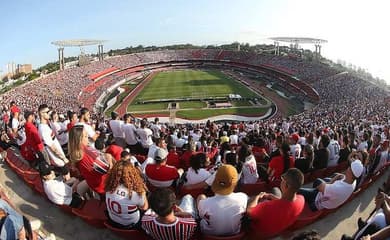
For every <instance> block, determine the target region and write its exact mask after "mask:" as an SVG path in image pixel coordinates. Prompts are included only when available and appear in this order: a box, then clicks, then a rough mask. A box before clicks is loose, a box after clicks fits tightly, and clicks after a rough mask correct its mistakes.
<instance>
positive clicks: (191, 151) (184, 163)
mask: <svg viewBox="0 0 390 240" xmlns="http://www.w3.org/2000/svg"><path fill="white" fill-rule="evenodd" d="M195 154H196V144H195V143H194V142H190V143H188V144H187V148H186V151H185V152H184V153H183V155H181V156H180V166H181V167H182V168H183V169H184V171H187V170H188V168H189V167H190V158H191V156H192V155H195Z"/></svg>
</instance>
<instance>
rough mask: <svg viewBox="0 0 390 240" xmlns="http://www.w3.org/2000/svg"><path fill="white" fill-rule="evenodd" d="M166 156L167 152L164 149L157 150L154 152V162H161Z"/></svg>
mask: <svg viewBox="0 0 390 240" xmlns="http://www.w3.org/2000/svg"><path fill="white" fill-rule="evenodd" d="M167 156H168V152H167V150H165V149H164V148H158V149H157V150H156V151H155V152H154V160H156V161H162V160H164V159H165V158H167Z"/></svg>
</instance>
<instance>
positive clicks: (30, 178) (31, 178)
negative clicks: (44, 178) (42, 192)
mask: <svg viewBox="0 0 390 240" xmlns="http://www.w3.org/2000/svg"><path fill="white" fill-rule="evenodd" d="M23 179H24V181H25V182H26V183H27V184H28V185H30V187H32V188H34V185H35V182H36V181H37V180H39V181H40V179H41V177H40V175H39V173H38V172H31V173H24V174H23Z"/></svg>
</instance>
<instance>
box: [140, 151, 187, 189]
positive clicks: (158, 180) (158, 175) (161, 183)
mask: <svg viewBox="0 0 390 240" xmlns="http://www.w3.org/2000/svg"><path fill="white" fill-rule="evenodd" d="M167 156H168V151H167V150H165V149H163V148H158V149H157V150H156V151H155V154H154V161H155V163H151V164H148V165H146V167H145V175H146V177H147V179H148V181H149V183H150V184H152V185H153V186H155V187H170V186H172V184H173V183H174V181H175V180H177V179H178V178H179V177H180V176H181V174H183V169H181V168H180V169H176V168H175V167H173V166H169V165H167Z"/></svg>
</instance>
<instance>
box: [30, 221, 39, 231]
mask: <svg viewBox="0 0 390 240" xmlns="http://www.w3.org/2000/svg"><path fill="white" fill-rule="evenodd" d="M30 225H31V229H32V230H33V231H37V230H38V229H40V228H41V225H42V223H41V221H40V220H39V219H34V220H31V221H30Z"/></svg>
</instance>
